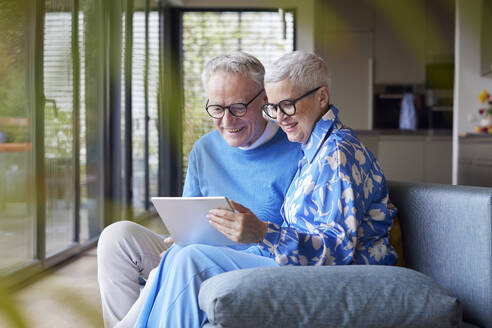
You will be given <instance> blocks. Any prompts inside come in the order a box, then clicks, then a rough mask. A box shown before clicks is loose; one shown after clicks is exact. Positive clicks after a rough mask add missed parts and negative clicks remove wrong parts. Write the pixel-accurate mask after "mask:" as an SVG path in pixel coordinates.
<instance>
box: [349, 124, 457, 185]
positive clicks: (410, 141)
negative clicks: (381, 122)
mask: <svg viewBox="0 0 492 328" xmlns="http://www.w3.org/2000/svg"><path fill="white" fill-rule="evenodd" d="M356 134H357V136H358V137H359V139H360V140H361V141H362V142H363V143H364V144H365V145H366V147H367V148H369V149H370V150H371V151H372V152H373V154H374V155H375V156H376V158H377V160H378V161H379V163H380V164H381V167H382V168H383V172H384V175H385V177H386V179H387V180H396V181H411V182H427V183H443V184H450V183H451V178H452V142H451V135H428V133H427V132H425V131H422V132H419V131H417V132H415V133H404V134H397V133H396V132H395V133H394V134H386V133H385V132H383V133H382V134H377V135H375V132H369V133H367V132H363V131H359V132H356Z"/></svg>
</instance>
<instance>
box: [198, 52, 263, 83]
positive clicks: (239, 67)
mask: <svg viewBox="0 0 492 328" xmlns="http://www.w3.org/2000/svg"><path fill="white" fill-rule="evenodd" d="M219 70H221V71H225V72H228V73H239V74H243V75H245V76H248V77H249V78H251V79H252V80H253V81H254V82H255V83H256V84H258V86H259V87H260V88H263V78H264V76H265V67H263V64H262V63H261V62H260V61H259V60H258V58H256V57H255V56H252V55H250V54H248V53H245V52H242V51H235V52H231V53H228V54H224V55H219V56H217V57H214V58H212V59H210V60H209V61H208V62H207V63H206V64H205V67H204V68H203V73H202V83H203V87H204V88H205V90H207V85H208V80H210V77H211V76H212V74H213V73H215V72H216V71H219Z"/></svg>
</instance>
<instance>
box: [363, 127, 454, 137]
mask: <svg viewBox="0 0 492 328" xmlns="http://www.w3.org/2000/svg"><path fill="white" fill-rule="evenodd" d="M354 132H355V134H356V135H358V136H359V135H360V136H362V135H378V136H386V135H396V136H451V135H452V134H453V131H452V130H448V129H420V130H400V129H377V130H354Z"/></svg>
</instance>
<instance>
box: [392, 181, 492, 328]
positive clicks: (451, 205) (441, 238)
mask: <svg viewBox="0 0 492 328" xmlns="http://www.w3.org/2000/svg"><path fill="white" fill-rule="evenodd" d="M388 188H389V194H390V199H391V201H392V202H393V203H394V204H395V205H396V207H397V208H398V216H399V219H400V224H401V230H402V239H403V253H404V257H405V264H406V266H407V267H409V268H412V269H414V270H417V271H420V272H422V273H424V274H426V275H428V276H430V277H432V278H434V280H435V281H436V282H437V283H438V284H439V285H441V287H443V288H445V289H447V290H448V291H449V292H450V293H452V294H453V295H454V296H456V297H458V298H459V300H460V301H461V302H462V304H463V319H464V321H466V322H470V323H473V324H475V325H479V326H482V327H492V188H482V187H469V186H452V185H439V184H424V183H407V182H395V181H389V182H388Z"/></svg>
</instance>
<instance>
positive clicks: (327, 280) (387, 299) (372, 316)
mask: <svg viewBox="0 0 492 328" xmlns="http://www.w3.org/2000/svg"><path fill="white" fill-rule="evenodd" d="M199 304H200V308H201V309H202V310H204V311H205V312H206V314H207V317H208V320H209V327H283V328H285V327H433V326H439V327H458V325H459V323H460V321H461V306H460V303H459V301H458V300H457V299H456V298H455V297H452V296H450V295H449V294H448V293H447V292H446V291H445V290H443V289H442V288H440V287H439V286H438V285H437V284H436V283H434V281H433V280H432V279H430V278H428V277H427V276H425V275H423V274H421V273H419V272H417V271H414V270H410V269H407V268H401V267H390V266H372V265H349V266H325V267H292V266H288V267H268V268H256V269H246V270H237V271H231V272H226V273H223V274H220V275H218V276H215V277H212V278H210V279H208V280H206V281H205V282H203V284H202V286H201V288H200V293H199Z"/></svg>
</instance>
